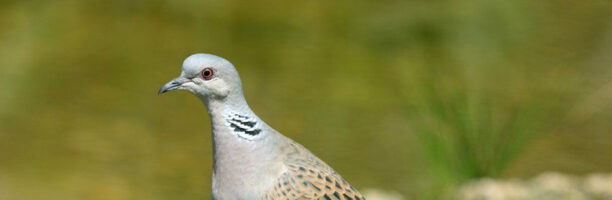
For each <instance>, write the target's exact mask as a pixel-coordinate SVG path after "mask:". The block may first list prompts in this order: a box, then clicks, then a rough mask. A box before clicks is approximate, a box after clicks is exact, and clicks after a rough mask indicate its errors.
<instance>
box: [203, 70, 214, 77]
mask: <svg viewBox="0 0 612 200" xmlns="http://www.w3.org/2000/svg"><path fill="white" fill-rule="evenodd" d="M213 74H214V73H213V70H212V68H206V69H204V70H202V77H203V78H204V79H205V80H210V79H211V78H212V77H213Z"/></svg>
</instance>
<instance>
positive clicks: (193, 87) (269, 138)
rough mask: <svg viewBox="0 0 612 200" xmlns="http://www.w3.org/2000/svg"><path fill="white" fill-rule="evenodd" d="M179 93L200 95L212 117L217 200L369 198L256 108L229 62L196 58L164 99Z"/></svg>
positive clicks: (187, 63) (202, 56)
mask: <svg viewBox="0 0 612 200" xmlns="http://www.w3.org/2000/svg"><path fill="white" fill-rule="evenodd" d="M173 90H186V91H188V92H189V93H191V94H193V95H195V96H196V97H198V98H199V99H200V100H201V101H202V102H203V103H204V105H205V106H206V108H207V111H208V115H209V116H210V121H211V129H212V130H211V134H212V144H213V170H212V190H211V196H212V198H213V199H215V200H241V199H242V200H258V199H261V200H270V199H300V200H301V199H322V200H332V199H340V200H362V199H365V198H364V196H363V195H361V194H360V193H359V192H358V191H357V190H356V189H355V188H354V187H353V186H351V185H350V184H349V183H348V182H347V181H346V180H344V179H343V178H342V177H341V176H340V174H338V173H337V172H336V171H335V170H334V169H332V168H331V167H330V166H329V165H327V164H326V163H325V162H323V161H322V160H321V159H319V158H318V157H317V156H315V155H314V154H313V153H311V152H310V151H309V150H308V149H306V148H305V147H304V146H302V145H300V144H298V143H297V142H295V141H293V140H291V139H289V138H288V137H286V136H284V135H283V134H281V133H280V132H278V131H276V130H275V129H273V128H272V127H270V126H269V125H268V124H266V122H264V121H263V120H261V119H260V118H259V117H258V116H257V115H256V114H255V113H254V112H253V110H251V108H250V107H249V105H248V104H247V101H246V100H245V97H244V94H243V91H242V83H241V80H240V76H239V75H238V71H237V70H236V68H235V67H234V65H233V64H232V63H230V62H229V61H228V60H226V59H224V58H222V57H219V56H216V55H212V54H206V53H196V54H193V55H190V56H189V57H187V58H186V59H185V60H184V61H183V65H182V72H181V74H180V76H179V77H177V78H175V79H173V80H171V81H170V82H168V83H166V84H165V85H163V86H162V87H161V88H160V89H159V91H158V95H159V94H163V93H166V92H169V91H173Z"/></svg>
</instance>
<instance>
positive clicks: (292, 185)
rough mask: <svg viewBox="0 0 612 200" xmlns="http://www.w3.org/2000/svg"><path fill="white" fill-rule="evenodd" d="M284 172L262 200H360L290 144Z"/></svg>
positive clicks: (332, 173)
mask: <svg viewBox="0 0 612 200" xmlns="http://www.w3.org/2000/svg"><path fill="white" fill-rule="evenodd" d="M290 146H292V148H293V151H290V152H291V153H289V154H287V159H286V160H285V164H286V166H287V171H286V172H285V173H283V174H282V175H281V176H280V177H279V178H278V179H277V181H276V184H275V185H274V188H273V189H271V190H269V191H268V192H267V193H266V194H265V196H264V198H263V199H322V200H363V199H365V198H364V197H363V196H362V195H361V194H360V193H359V192H358V191H357V190H356V189H355V188H353V186H351V185H350V184H349V183H347V182H346V181H345V180H344V179H343V178H342V177H341V176H340V175H339V174H338V173H336V172H335V171H334V170H333V169H332V168H331V167H329V166H327V164H325V163H324V162H323V161H321V160H319V159H318V158H316V157H315V156H313V155H312V154H311V153H310V152H308V150H306V149H305V148H303V147H302V146H301V145H299V144H296V143H292V144H291V145H290Z"/></svg>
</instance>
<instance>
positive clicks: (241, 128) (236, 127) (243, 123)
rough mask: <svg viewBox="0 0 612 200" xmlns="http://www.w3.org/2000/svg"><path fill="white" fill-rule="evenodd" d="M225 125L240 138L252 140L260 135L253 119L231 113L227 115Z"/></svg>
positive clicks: (259, 130) (255, 120) (256, 122)
mask: <svg viewBox="0 0 612 200" xmlns="http://www.w3.org/2000/svg"><path fill="white" fill-rule="evenodd" d="M226 120H227V125H228V126H229V127H230V128H232V131H233V132H234V133H235V134H236V135H237V136H238V137H240V138H243V139H247V140H253V139H255V137H256V136H257V135H259V134H260V133H261V129H259V128H258V127H257V124H258V121H257V119H256V118H254V117H249V116H246V115H240V114H237V113H232V114H229V115H227V118H226Z"/></svg>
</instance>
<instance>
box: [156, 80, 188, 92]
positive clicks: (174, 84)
mask: <svg viewBox="0 0 612 200" xmlns="http://www.w3.org/2000/svg"><path fill="white" fill-rule="evenodd" d="M187 82H191V80H189V79H187V78H183V77H178V78H175V79H174V80H172V81H170V82H168V83H166V84H165V85H164V86H162V87H161V88H159V91H157V95H160V94H163V93H166V92H168V91H172V90H176V89H179V88H180V87H181V86H182V85H183V84H185V83H187Z"/></svg>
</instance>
